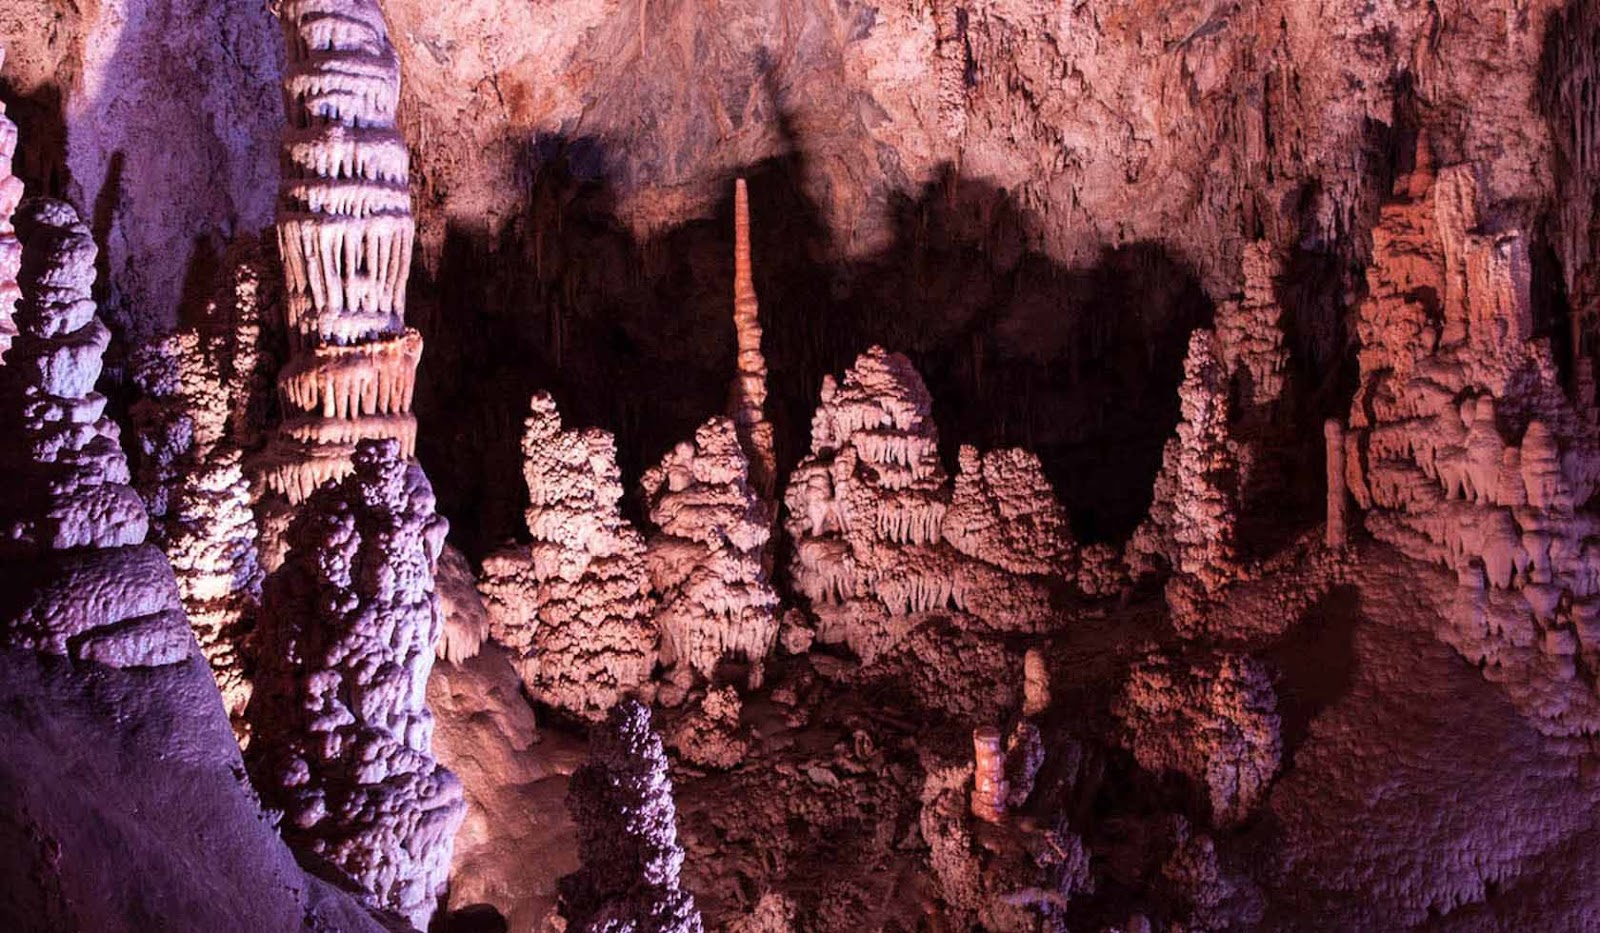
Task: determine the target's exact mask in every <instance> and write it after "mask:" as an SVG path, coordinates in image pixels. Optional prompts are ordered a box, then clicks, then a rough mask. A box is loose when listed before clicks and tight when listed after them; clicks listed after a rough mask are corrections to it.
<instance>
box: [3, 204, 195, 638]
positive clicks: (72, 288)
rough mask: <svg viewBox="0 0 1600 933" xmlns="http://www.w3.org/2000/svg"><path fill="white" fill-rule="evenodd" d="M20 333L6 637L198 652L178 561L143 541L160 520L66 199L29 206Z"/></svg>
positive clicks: (8, 424) (11, 435) (7, 450)
mask: <svg viewBox="0 0 1600 933" xmlns="http://www.w3.org/2000/svg"><path fill="white" fill-rule="evenodd" d="M16 224H17V230H18V232H19V233H20V234H21V236H22V239H23V240H24V241H25V242H26V243H27V248H26V249H25V250H24V251H23V254H22V262H21V266H20V273H19V276H18V279H19V283H20V288H21V294H22V300H21V302H19V303H18V305H17V309H16V323H17V327H18V333H17V337H16V340H15V342H14V343H13V345H12V347H11V350H10V352H9V353H8V354H7V357H6V365H5V366H3V367H0V437H4V438H5V439H6V441H7V443H4V444H0V476H4V477H5V478H6V490H5V493H4V494H3V495H0V633H3V637H4V640H5V642H6V643H7V644H9V645H11V646H12V647H18V648H32V649H34V650H38V651H47V652H51V653H54V654H61V655H67V656H69V657H72V658H74V659H83V660H93V661H98V662H101V663H104V664H110V665H114V666H118V667H135V666H145V665H157V664H168V663H173V662H176V661H181V660H184V659H185V658H187V657H189V655H190V654H191V653H192V651H193V648H194V638H193V636H191V635H190V634H189V625H188V621H187V620H186V619H185V618H184V615H183V608H182V607H181V605H180V604H179V601H178V590H177V583H176V581H175V580H174V579H173V576H172V568H171V567H170V566H168V564H167V560H166V558H165V557H164V556H163V555H162V553H161V551H160V549H158V548H156V547H155V546H154V545H149V544H145V534H146V532H147V531H148V528H149V518H148V516H147V515H146V514H145V509H144V503H143V502H141V501H140V499H139V496H138V494H137V493H135V492H134V491H133V488H132V487H131V486H129V485H128V482H129V476H128V463H127V460H126V459H125V458H124V457H123V454H122V447H121V445H120V443H119V441H120V433H119V431H118V430H117V426H116V424H115V422H113V421H112V420H111V419H110V418H108V417H106V415H105V407H106V399H105V396H103V395H101V394H99V393H98V392H96V391H94V386H95V382H96V381H97V380H98V379H99V377H100V367H101V357H102V354H104V353H105V349H106V345H107V344H108V343H109V342H110V340H111V334H110V332H109V331H108V330H107V329H106V326H105V325H104V324H103V323H101V322H100V319H99V318H98V317H96V316H95V304H94V301H93V300H92V299H91V298H90V296H89V292H90V287H91V286H92V285H93V283H94V275H95V270H94V263H95V256H96V250H95V245H94V240H93V238H92V237H91V236H90V235H89V228H88V227H86V226H84V224H83V222H82V221H81V220H79V219H78V215H77V213H76V212H75V211H74V210H73V209H72V206H71V205H69V204H66V203H64V202H61V201H51V200H34V201H29V202H25V203H24V204H23V205H22V206H21V208H20V209H19V210H18V212H17V216H16Z"/></svg>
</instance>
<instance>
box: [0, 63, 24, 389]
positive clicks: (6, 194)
mask: <svg viewBox="0 0 1600 933" xmlns="http://www.w3.org/2000/svg"><path fill="white" fill-rule="evenodd" d="M3 64H5V51H4V49H0V65H3ZM4 108H5V105H4V104H0V365H3V364H4V362H5V354H6V351H7V350H9V349H11V341H12V340H14V339H16V336H17V322H16V320H15V314H16V310H17V299H19V298H21V297H22V292H21V291H20V290H19V289H18V287H17V274H18V273H19V272H20V271H21V270H22V241H21V240H18V239H17V230H16V227H15V226H13V225H12V223H11V215H12V214H14V213H16V210H17V205H18V204H20V203H21V202H22V179H20V178H18V177H17V176H15V175H13V174H12V169H11V163H12V159H13V157H14V156H15V155H16V153H17V125H16V124H15V123H13V122H11V121H10V120H8V119H6V116H5V109H4Z"/></svg>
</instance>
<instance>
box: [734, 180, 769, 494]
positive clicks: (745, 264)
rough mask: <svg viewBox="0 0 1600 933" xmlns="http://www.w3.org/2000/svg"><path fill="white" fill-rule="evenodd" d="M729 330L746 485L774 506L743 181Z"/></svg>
mask: <svg viewBox="0 0 1600 933" xmlns="http://www.w3.org/2000/svg"><path fill="white" fill-rule="evenodd" d="M733 244H734V245H733V328H734V334H735V336H736V337H737V338H738V345H739V357H738V363H737V369H738V374H737V375H736V376H734V380H733V392H732V395H731V398H730V399H729V400H728V408H729V414H730V415H731V416H732V417H733V423H734V426H735V427H736V428H737V429H738V431H739V443H740V444H741V445H742V446H743V447H744V452H745V456H746V457H748V458H749V460H750V484H751V485H752V486H753V487H754V488H755V491H756V493H757V495H759V496H760V497H761V501H763V502H768V503H771V502H774V501H775V496H776V490H777V482H778V457H777V454H776V453H775V452H774V450H773V441H772V422H770V421H768V420H767V360H766V357H765V356H763V355H762V353H761V315H760V311H761V307H760V305H759V304H758V303H757V301H756V283H755V279H754V277H753V275H752V273H751V265H750V192H749V191H748V190H747V188H746V186H745V183H744V179H743V178H741V179H739V180H738V181H736V182H735V183H734V193H733Z"/></svg>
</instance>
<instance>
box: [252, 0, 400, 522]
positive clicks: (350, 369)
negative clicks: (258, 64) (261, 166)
mask: <svg viewBox="0 0 1600 933" xmlns="http://www.w3.org/2000/svg"><path fill="white" fill-rule="evenodd" d="M278 16H279V19H280V21H281V22H282V25H283V31H284V41H285V48H286V49H287V51H288V55H287V59H288V61H287V64H286V66H285V68H284V78H283V91H284V100H285V103H286V106H287V108H288V123H289V126H288V129H287V130H286V131H285V134H284V140H283V159H282V163H283V181H282V188H281V190H280V202H279V210H278V222H277V225H278V242H279V248H280V251H281V253H282V258H283V268H284V276H285V282H286V287H285V289H284V320H285V323H286V325H287V329H288V332H289V345H290V357H289V362H288V365H287V366H285V367H284V369H283V371H282V372H281V373H279V376H278V389H279V399H280V402H281V404H282V406H283V409H284V412H285V417H284V420H283V424H282V426H281V428H280V429H279V433H278V436H277V438H276V440H275V444H274V447H273V449H272V451H271V452H270V454H269V457H268V460H267V462H266V464H265V477H266V481H267V483H268V485H269V486H270V487H271V488H272V490H273V491H274V492H277V493H279V494H281V495H284V496H287V497H288V499H289V500H290V502H299V501H301V500H304V499H305V498H306V497H307V496H309V495H310V494H311V491H312V490H313V489H315V488H317V486H319V485H320V484H322V483H324V482H327V481H328V480H332V479H337V478H339V477H340V476H343V475H344V474H345V473H347V472H348V471H349V470H350V457H351V455H352V453H353V451H354V449H355V445H356V442H358V441H360V440H362V439H364V438H392V439H395V440H397V441H399V443H400V450H401V453H402V455H404V456H407V457H409V456H411V453H412V450H413V449H414V447H415V445H416V429H417V426H416V419H415V417H414V416H413V415H412V414H411V399H412V393H413V390H414V389H415V386H416V371H417V361H418V358H419V357H420V355H421V353H422V337H421V335H420V334H418V333H417V332H416V331H415V330H412V329H408V328H407V327H406V326H405V306H406V278H407V276H408V275H409V273H410V269H411V251H412V243H413V240H414V239H415V223H414V221H413V219H412V216H411V191H410V188H409V181H408V178H409V161H410V155H409V153H408V152H407V150H406V144H405V140H404V138H403V137H402V136H401V135H400V132H399V130H398V129H396V126H395V108H396V105H397V103H398V99H399V95H400V64H399V60H398V59H397V58H396V56H395V51H394V47H393V46H392V45H390V43H389V36H388V30H387V28H386V27H385V25H384V21H383V13H382V11H381V10H380V9H379V7H378V4H377V3H375V2H372V0H286V2H285V3H283V4H282V5H281V6H280V7H279V9H278Z"/></svg>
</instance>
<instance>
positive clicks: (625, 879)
mask: <svg viewBox="0 0 1600 933" xmlns="http://www.w3.org/2000/svg"><path fill="white" fill-rule="evenodd" d="M567 806H568V807H569V808H570V809H571V810H572V816H573V819H574V820H575V821H576V822H577V824H578V860H579V862H580V867H579V869H578V870H577V871H576V872H574V873H573V874H570V875H567V876H566V877H564V878H562V879H561V916H562V917H563V918H565V920H566V922H567V929H568V930H572V931H575V933H602V931H607V930H654V931H659V933H699V931H700V930H702V929H704V927H703V925H702V923H701V919H700V911H699V910H698V909H697V908H696V907H695V902H694V896H693V895H692V894H690V893H689V892H688V891H685V890H683V889H682V888H681V887H680V886H679V883H678V874H679V872H680V871H681V869H682V867H683V856H684V853H683V847H682V846H680V845H679V844H678V827H677V808H676V807H675V806H674V804H673V800H672V781H671V779H670V778H668V776H667V756H666V753H665V752H663V751H662V748H661V739H660V737H658V736H657V735H656V734H655V732H654V731H653V730H652V729H651V728H650V711H649V710H648V709H646V708H645V707H644V706H643V705H641V704H639V703H638V702H636V701H633V700H628V701H624V702H623V703H621V704H620V705H618V706H617V707H616V708H615V709H613V710H612V712H611V715H610V717H609V718H608V719H607V721H606V723H605V724H604V725H603V726H600V727H597V728H596V729H595V730H594V733H593V738H592V739H591V740H590V746H589V761H588V763H586V764H585V765H584V766H583V767H582V768H579V769H578V771H577V772H576V773H575V774H573V776H572V784H571V789H570V790H569V791H568V795H567Z"/></svg>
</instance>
